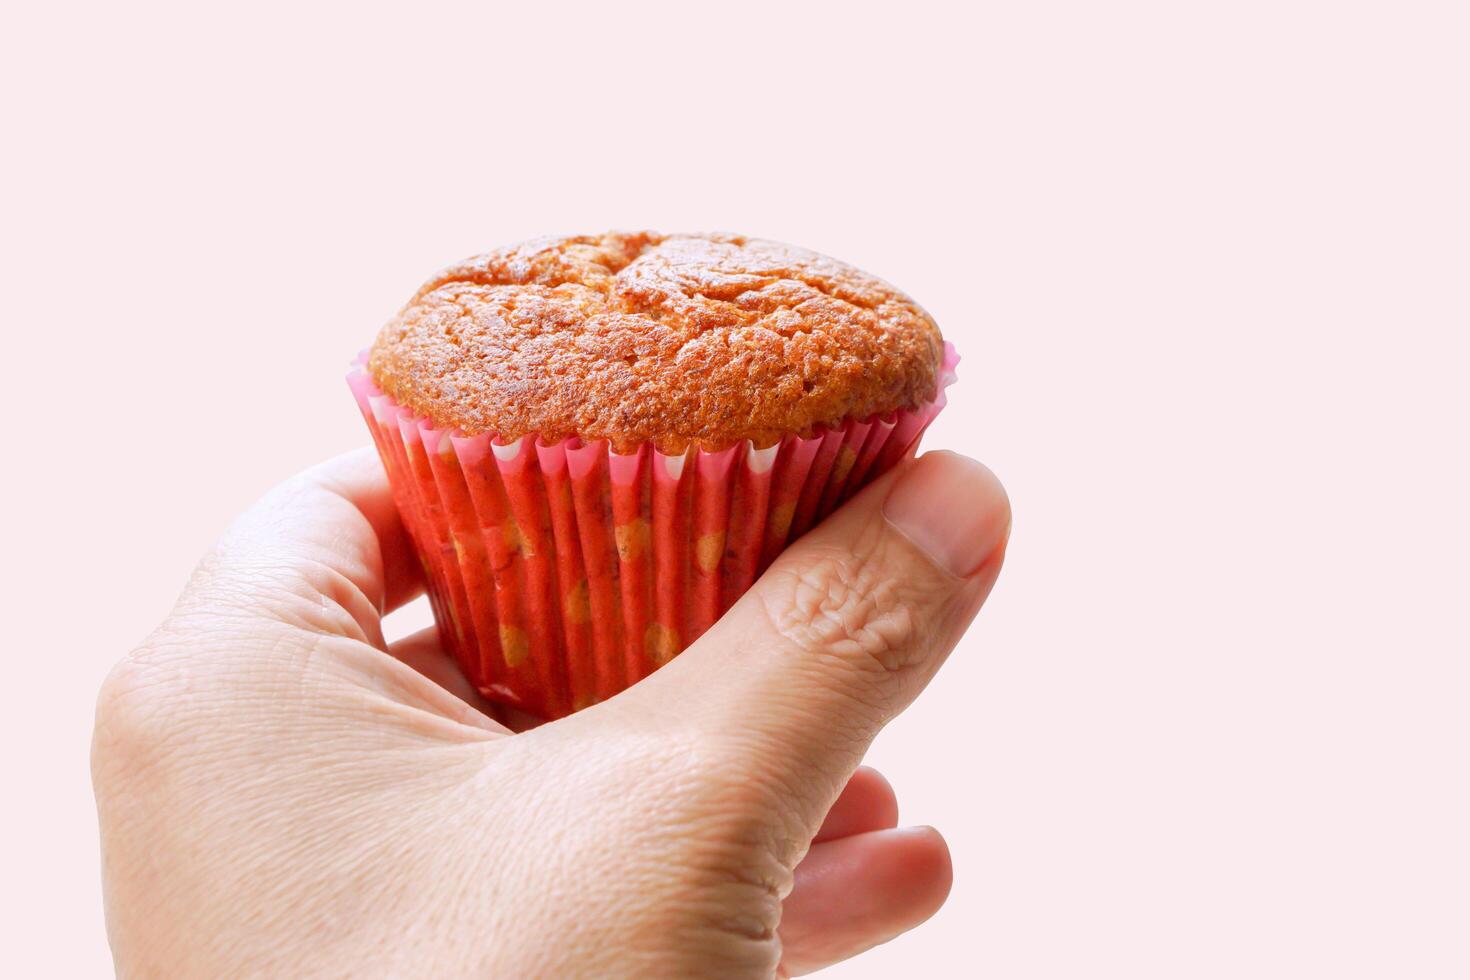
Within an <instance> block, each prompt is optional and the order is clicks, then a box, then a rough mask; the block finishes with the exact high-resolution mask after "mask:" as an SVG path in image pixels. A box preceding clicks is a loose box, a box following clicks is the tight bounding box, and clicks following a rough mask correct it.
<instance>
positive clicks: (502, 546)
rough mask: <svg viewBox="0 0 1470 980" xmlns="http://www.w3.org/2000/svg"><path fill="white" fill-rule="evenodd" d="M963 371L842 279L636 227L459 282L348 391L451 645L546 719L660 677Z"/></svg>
mask: <svg viewBox="0 0 1470 980" xmlns="http://www.w3.org/2000/svg"><path fill="white" fill-rule="evenodd" d="M955 360H956V359H955V357H954V354H953V351H952V349H951V348H949V347H948V345H946V344H945V343H944V341H943V340H942V339H941V337H940V334H939V329H938V327H937V326H935V323H934V321H933V319H931V318H930V317H929V315H928V314H927V313H925V312H924V311H923V309H921V308H920V307H919V306H918V304H916V303H915V302H914V301H913V300H911V299H910V298H909V297H907V296H906V295H904V294H903V293H901V292H899V291H898V290H897V289H894V288H893V287H892V286H890V285H888V284H887V283H885V282H883V281H881V280H879V279H876V278H874V277H872V276H870V275H868V274H866V273H864V272H861V271H859V270H857V269H855V268H853V267H852V266H849V265H845V264H843V263H841V262H838V261H836V260H834V259H830V258H827V257H825V256H822V255H818V254H816V253H814V252H810V251H807V250H805V249H801V248H795V247H793V246H790V245H782V244H779V243H776V242H770V241H762V240H760V239H754V238H745V237H743V236H740V235H723V234H721V235H660V234H654V233H652V232H643V233H637V234H616V233H615V234H607V235H593V236H578V237H567V238H545V239H539V240H537V241H532V242H527V243H525V244H522V245H516V246H512V247H509V248H503V249H499V250H496V251H493V252H490V253H487V254H485V255H482V256H479V257H478V258H474V259H471V260H469V261H467V262H464V263H461V264H459V265H456V266H452V267H451V268H449V269H447V270H445V271H443V272H441V273H440V274H439V275H437V276H435V277H434V278H433V279H430V280H429V281H428V282H427V283H425V284H424V286H423V287H422V288H421V289H420V290H419V291H418V292H417V293H416V294H415V295H414V297H413V298H412V299H411V300H410V301H409V303H408V305H407V306H405V307H404V308H403V309H402V310H401V311H400V312H399V314H398V315H397V316H396V317H395V318H394V319H393V320H392V321H390V322H389V323H388V324H387V326H385V327H384V328H383V329H382V331H381V332H380V333H379V335H378V338H377V341H376V342H375V343H374V344H373V347H372V349H371V351H369V352H367V353H366V354H364V355H363V356H362V357H360V358H359V360H358V362H357V363H356V364H355V365H354V367H353V370H352V372H351V374H350V375H349V378H348V381H349V384H350V385H351V387H352V390H353V392H354V394H355V395H356V397H357V400H358V404H359V405H360V407H361V408H362V411H363V415H364V417H365V418H366V419H367V422H368V427H369V429H370V430H371V431H372V434H373V439H374V442H375V444H376V446H377V448H378V452H379V453H380V454H381V455H382V458H383V464H384V466H385V467H386V468H387V472H388V477H389V481H390V483H391V484H392V488H393V493H394V497H395V499H396V501H397V504H398V508H399V510H400V511H401V512H402V515H403V518H404V523H405V525H406V526H407V528H408V530H409V534H410V536H411V537H412V539H413V543H414V546H415V548H416V549H417V551H418V553H419V556H420V557H421V559H422V561H423V565H424V570H425V574H426V578H427V582H428V592H429V598H430V601H431V603H432V605H433V609H434V615H435V618H436V620H437V622H438V624H439V628H440V632H441V635H442V638H443V642H444V644H445V645H446V647H447V648H449V649H450V650H451V651H452V652H453V653H454V655H455V657H456V659H457V660H458V662H459V664H460V666H461V667H462V668H463V670H464V672H465V674H466V675H467V676H468V677H469V679H470V680H471V681H472V682H473V683H474V684H475V686H476V687H477V688H479V689H480V691H482V692H483V693H484V694H485V696H486V697H488V698H490V699H492V700H495V701H499V702H504V703H507V704H512V705H515V706H517V707H519V708H521V709H523V710H526V711H529V712H531V713H533V714H536V715H539V716H541V717H543V718H556V717H560V716H563V715H565V714H568V713H570V712H572V711H576V710H578V709H580V708H583V707H586V706H587V705H590V704H593V703H595V702H597V701H600V700H604V699H606V698H609V697H611V696H612V695H614V694H616V693H617V692H619V691H621V690H623V689H624V688H626V687H628V686H629V685H630V684H633V683H635V682H636V681H638V680H639V679H640V678H642V677H644V676H647V675H648V674H649V673H651V672H652V671H654V670H656V669H657V668H658V667H659V666H661V665H662V664H665V663H667V662H668V661H669V660H670V659H671V658H673V657H674V656H676V655H677V654H678V653H679V651H680V650H682V649H684V648H685V647H686V646H688V645H689V644H690V643H692V642H694V640H696V639H697V638H698V637H699V635H700V634H701V633H703V632H704V631H705V630H706V629H708V628H709V627H710V625H711V624H713V623H714V621H715V620H716V619H717V618H718V617H719V616H720V614H721V613H723V612H724V611H725V610H726V609H728V608H729V607H730V605H731V604H732V603H733V602H734V601H735V600H736V599H737V598H738V597H739V596H740V594H741V593H742V592H744V591H745V590H746V589H747V588H749V587H750V585H751V583H752V582H754V581H755V578H756V576H757V575H759V574H760V572H761V571H762V570H763V569H764V568H765V566H766V565H768V564H769V563H770V562H771V560H772V559H773V558H775V556H776V555H777V554H778V553H780V551H781V550H782V549H783V548H784V547H785V546H786V544H787V543H788V542H789V541H792V540H794V539H796V538H797V537H799V536H800V535H801V534H802V533H804V532H805V531H806V530H807V529H808V528H810V527H811V526H812V525H813V524H815V523H816V522H818V521H820V520H821V519H822V518H823V517H824V516H826V515H827V514H828V513H830V512H831V511H832V510H833V509H834V508H836V507H837V506H838V505H840V504H841V503H842V502H843V501H844V500H846V499H847V498H848V497H850V496H852V495H853V494H854V493H855V492H857V491H858V490H859V489H861V488H862V487H863V486H864V485H866V484H867V483H869V482H870V481H872V480H873V479H874V478H875V477H877V476H878V475H879V474H881V473H883V472H884V471H885V470H887V469H888V468H889V467H891V466H893V465H894V464H895V463H897V462H898V461H899V460H901V459H902V458H904V457H905V456H906V455H909V454H911V453H912V452H913V450H914V448H915V446H916V444H917V442H918V439H919V436H920V435H921V433H922V432H923V430H924V428H925V426H926V425H927V424H928V423H929V422H930V420H932V419H933V418H934V416H935V415H936V414H937V413H938V411H939V409H940V408H941V407H942V405H943V398H944V387H945V385H946V384H947V383H948V382H949V381H950V380H952V378H953V373H952V371H953V367H954V362H955Z"/></svg>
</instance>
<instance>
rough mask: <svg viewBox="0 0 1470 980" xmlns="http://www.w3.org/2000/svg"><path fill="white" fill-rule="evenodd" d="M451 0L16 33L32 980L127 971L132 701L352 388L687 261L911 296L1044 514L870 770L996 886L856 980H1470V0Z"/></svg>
mask: <svg viewBox="0 0 1470 980" xmlns="http://www.w3.org/2000/svg"><path fill="white" fill-rule="evenodd" d="M404 8H405V9H404V10H403V11H402V12H400V13H397V14H394V15H383V14H381V13H377V12H374V11H372V10H370V9H368V6H367V5H341V6H340V7H338V8H337V9H336V10H335V11H334V12H330V13H329V12H326V10H325V8H320V9H318V10H316V11H311V10H307V9H305V5H302V4H294V3H293V4H289V5H286V4H281V5H276V4H256V5H246V6H235V7H230V8H225V7H216V5H205V4H199V5H196V4H179V5H176V6H168V7H165V6H163V5H159V4H147V3H145V4H127V5H113V4H108V5H103V4H96V5H86V6H69V5H44V4H32V5H29V6H28V7H26V8H25V9H24V10H21V11H18V12H12V13H10V14H9V15H7V18H6V20H7V25H6V27H5V29H4V31H3V32H0V33H3V37H0V48H3V51H0V54H3V57H0V76H3V79H0V80H3V91H4V93H5V94H4V96H3V98H4V100H5V109H4V120H5V122H4V130H5V135H6V143H7V144H8V149H7V150H6V152H5V155H4V157H3V162H0V168H3V170H4V171H5V173H6V177H5V179H4V182H3V188H4V189H3V191H0V194H3V195H4V208H3V212H0V214H3V217H0V244H3V249H4V254H3V263H4V265H3V267H4V269H5V275H4V276H3V284H0V288H3V290H4V294H5V295H4V300H5V305H4V314H5V318H6V322H7V324H8V325H7V327H6V328H5V330H4V338H5V339H4V340H3V343H0V346H3V351H4V354H3V361H0V365H3V366H0V377H3V386H4V390H5V393H6V395H7V397H8V398H9V403H10V405H11V409H10V412H9V424H8V426H7V436H6V453H5V457H6V459H7V461H8V462H7V466H6V478H5V481H4V482H5V484H6V485H5V488H4V493H5V495H6V496H7V498H8V505H9V507H8V509H9V514H10V518H9V520H7V521H6V527H5V543H4V554H5V556H6V558H7V559H8V560H6V561H5V562H4V563H3V565H0V574H3V576H4V583H3V590H0V595H3V596H4V600H5V605H6V608H7V610H8V611H9V612H10V616H9V619H10V620H11V621H12V623H14V624H16V625H18V627H19V631H18V633H12V640H11V643H10V656H9V658H8V669H7V671H6V688H7V691H8V694H9V697H8V699H7V701H8V703H7V706H6V709H5V711H4V713H3V722H0V724H3V726H4V729H3V739H0V744H3V745H4V746H5V749H4V751H5V754H6V763H5V772H6V774H7V776H8V779H9V782H10V787H9V793H8V799H7V803H6V806H5V807H4V808H3V811H0V827H3V830H4V832H5V833H6V835H7V837H8V838H9V843H8V845H7V846H6V852H7V859H6V874H5V875H4V883H3V884H0V902H3V907H0V916H3V920H4V921H5V923H6V924H7V926H8V927H9V929H10V930H12V931H11V932H10V933H9V937H8V938H7V940H6V941H5V944H4V945H5V948H6V951H7V955H8V956H9V957H10V958H11V962H8V963H7V964H6V966H7V969H6V971H5V972H8V973H17V974H22V975H24V974H26V973H31V974H36V973H45V974H49V975H68V976H83V975H98V974H102V973H104V972H105V971H106V970H107V968H108V966H107V964H108V959H107V951H106V945H105V940H104V936H103V932H102V917H101V909H100V906H99V899H98V891H99V889H98V884H97V856H96V837H95V821H94V818H93V812H92V802H91V791H90V786H89V781H88V776H87V763H86V756H87V743H88V738H89V728H90V719H91V711H92V701H93V697H94V692H95V689H96V686H97V684H98V682H99V681H100V680H101V677H102V675H103V674H104V672H105V671H106V670H107V668H108V666H109V665H110V664H111V663H112V662H113V661H114V660H115V659H117V658H118V657H120V656H121V655H122V654H123V653H125V652H126V651H127V649H128V648H129V646H130V645H131V644H133V643H135V642H136V641H137V640H138V639H139V638H141V637H142V636H143V635H144V634H145V633H146V631H147V630H148V629H149V628H150V626H151V625H152V624H153V623H154V622H155V621H156V620H157V619H158V618H159V617H160V616H162V615H163V614H164V613H165V612H166V610H167V609H168V607H169V604H170V602H171V600H172V598H173V595H174V593H175V591H176V589H177V588H178V586H179V585H180V584H181V583H182V581H183V579H184V577H185V576H186V574H187V573H188V571H189V568H190V566H191V564H192V563H193V561H194V560H195V559H196V557H197V556H198V555H199V554H200V553H201V552H202V551H203V549H204V548H205V547H206V546H207V545H208V543H209V542H210V540H211V539H212V538H213V537H214V536H215V535H216V533H217V532H218V531H219V530H220V529H221V528H222V527H223V525H224V524H225V523H226V522H227V521H228V520H229V519H230V517H231V516H232V515H233V514H234V513H236V512H237V511H238V510H240V509H241V508H243V507H244V506H246V505H247V504H248V503H249V502H250V501H251V500H252V499H253V498H254V497H256V496H257V495H258V494H259V493H261V492H262V491H263V490H264V489H265V488H266V487H267V486H269V485H271V484H272V483H274V482H276V481H278V480H280V479H281V478H283V477H285V476H287V475H288V474H290V473H292V472H293V471H295V470H297V469H299V468H301V467H304V466H306V465H308V464H310V463H312V462H314V461H316V460H317V459H319V458H322V457H324V456H327V455H329V454H332V453H336V452H338V451H340V450H344V449H347V448H349V447H353V446H356V445H359V444H361V443H363V442H364V431H363V427H362V421H361V419H360V418H359V417H358V415H357V412H356V409H355V408H354V406H353V404H352V401H351V398H350V397H349V395H348V392H347V389H346V386H345V385H344V384H343V382H342V372H343V368H344V366H345V364H346V362H347V359H348V358H349V357H350V356H351V355H352V354H353V353H354V352H355V351H357V350H358V349H359V348H360V347H362V346H363V345H365V344H366V343H368V342H369V341H370V340H371V338H372V336H373V334H374V332H375V330H376V328H377V326H378V325H379V324H380V323H381V322H382V321H383V320H385V319H386V318H387V317H388V316H390V315H391V314H392V312H393V311H394V310H395V308H396V307H397V305H398V304H399V303H401V302H402V301H403V300H404V299H406V298H407V296H408V295H409V294H410V293H411V292H412V290H413V289H414V287H415V286H416V285H417V284H418V283H419V281H420V280H421V279H422V278H424V277H426V276H427V275H428V274H429V273H430V272H432V271H433V270H434V269H436V268H437V267H438V266H440V265H442V264H445V263H447V262H449V261H452V260H455V259H458V258H460V257H462V256H465V255H468V254H470V253H473V252H475V251H478V250H480V249H482V248H484V247H486V246H490V245H494V244H499V243H505V242H510V241H515V240H517V239H521V238H524V237H529V236H532V235H535V234H540V233H546V232H561V231H580V230H597V229H603V228H607V227H610V226H616V227H638V226H649V227H656V228H664V229H701V228H723V229H732V230H740V231H745V232H748V233H751V234H757V235H763V236H766V237H772V238H777V239H783V240H788V241H792V242H797V243H800V244H804V245H808V246H811V247H814V248H816V249H819V250H821V251H826V252H830V253H832V254H835V255H838V256H840V257H842V258H845V259H848V260H851V261H853V262H854V263H856V264H858V265H861V266H863V267H865V268H868V269H870V270H872V271H874V272H877V273H878V274H880V275H883V276H885V277H886V278H889V279H891V280H892V281H894V282H896V283H898V284H899V285H901V286H902V287H904V288H905V289H907V290H909V291H910V292H912V293H913V295H914V296H916V297H917V298H918V299H919V300H920V301H921V302H923V303H925V304H926V305H927V306H928V308H929V309H930V310H931V311H932V312H933V313H934V315H935V316H936V317H937V318H938V320H939V321H940V323H941V325H942V326H943V328H944V330H945V332H946V334H947V336H948V337H949V338H951V339H952V340H954V341H955V342H956V343H957V344H958V345H959V347H960V349H961V351H962V352H963V353H964V354H965V361H964V363H963V364H962V365H961V378H960V383H959V385H957V386H956V387H955V388H954V389H953V390H952V398H951V405H950V408H949V409H948V411H947V412H946V414H945V415H944V416H943V418H942V419H941V421H940V422H939V424H938V425H937V426H936V427H935V429H934V430H933V433H932V437H931V439H930V441H929V445H931V446H948V447H953V448H956V449H960V450H963V451H965V452H967V453H970V454H972V455H974V456H977V457H979V458H980V459H982V460H984V461H986V462H987V463H989V464H990V465H991V466H992V467H993V468H994V469H995V470H996V471H997V472H998V473H999V474H1000V475H1001V477H1002V478H1003V479H1004V480H1005V481H1006V483H1007V485H1008V486H1009V488H1010V492H1011V495H1012V499H1013V500H1014V505H1015V535H1014V538H1013V541H1012V546H1011V552H1010V560H1009V563H1008V566H1007V569H1006V572H1005V575H1004V576H1003V577H1002V580H1001V582H1000V585H999V586H998V588H997V589H996V591H995V594H994V596H993V597H992V599H991V602H990V607H989V608H988V609H987V610H986V611H985V612H984V614H983V615H982V617H981V620H980V621H979V623H978V624H977V626H976V627H975V628H974V630H972V631H971V633H970V634H969V636H968V637H967V639H966V640H965V642H964V644H963V645H962V647H961V648H960V649H959V651H958V652H957V653H956V655H955V656H954V658H953V660H952V661H951V663H950V664H949V666H948V667H947V668H946V669H945V671H944V672H943V673H942V674H941V675H940V678H939V680H938V681H937V683H936V684H935V686H934V687H933V688H932V689H931V690H930V691H929V692H928V693H927V694H926V695H925V696H924V697H923V698H922V700H921V701H920V702H919V703H918V705H916V706H915V708H914V709H913V710H912V711H911V712H910V713H909V714H907V715H906V716H905V717H903V718H902V719H901V720H900V721H898V722H897V723H895V724H894V725H893V726H892V727H891V729H890V730H889V731H887V732H886V733H885V734H884V735H883V736H882V738H881V740H880V741H879V742H878V744H877V746H876V747H875V748H874V750H873V753H872V757H871V761H872V762H873V763H874V764H876V765H878V766H879V767H880V768H882V769H883V770H884V771H885V772H887V773H888V775H889V776H890V778H891V779H892V781H893V782H894V783H895V785H896V786H897V787H898V790H899V793H900V796H901V798H902V805H903V819H904V820H905V821H906V822H916V823H918V822H923V823H933V824H935V825H937V826H939V827H940V828H941V829H943V830H944V831H945V832H946V834H947V835H948V837H949V840H950V842H951V846H952V848H953V852H954V860H955V864H956V869H957V879H956V884H955V889H954V894H953V896H952V898H951V900H950V903H949V905H948V906H947V907H946V908H945V910H944V911H943V912H941V913H940V914H939V915H938V917H937V918H935V919H934V920H933V921H932V922H931V923H930V924H929V925H927V926H926V927H924V928H922V929H920V930H919V931H918V932H916V933H913V934H911V935H909V936H906V937H904V938H902V939H900V940H898V941H896V942H894V943H892V944H890V945H888V946H886V947H883V948H882V949H880V950H878V951H875V952H873V953H871V954H870V955H868V956H865V957H863V958H862V959H860V960H858V961H855V962H853V963H851V964H849V965H847V966H844V967H841V968H838V969H834V970H832V971H831V973H830V975H831V976H835V977H848V978H856V977H888V976H898V975H908V976H938V977H961V976H963V977H972V976H980V977H1005V978H1029V977H1038V978H1040V977H1046V978H1053V977H1055V978H1063V977H1066V978H1071V977H1094V976H1109V977H1111V976H1117V977H1128V978H1130V980H1140V978H1177V977H1242V976H1251V977H1301V976H1320V977H1327V976H1331V977H1416V978H1430V977H1436V978H1437V977H1464V976H1467V975H1470V941H1467V931H1466V930H1467V922H1470V833H1467V827H1470V796H1467V771H1470V769H1467V762H1470V760H1467V745H1470V742H1467V736H1470V730H1467V729H1470V723H1467V694H1470V688H1467V682H1470V659H1467V655H1470V625H1467V620H1470V616H1467V587H1470V572H1467V569H1470V564H1467V558H1466V556H1467V554H1470V525H1467V518H1466V513H1467V507H1466V503H1467V500H1470V465H1467V433H1466V429H1467V420H1470V405H1467V387H1470V386H1467V379H1466V374H1467V369H1470V345H1467V339H1466V338H1467V329H1470V316H1467V313H1470V284H1467V280H1466V269H1467V258H1470V254H1467V252H1470V248H1467V228H1470V195H1467V174H1470V152H1467V140H1466V120H1467V98H1466V95H1467V92H1470V72H1467V67H1466V62H1467V59H1466V52H1465V43H1466V37H1467V33H1466V27H1467V24H1466V23H1465V21H1464V19H1463V18H1461V17H1458V16H1456V15H1455V11H1456V8H1459V9H1460V10H1463V6H1462V5H1459V4H1453V3H1443V4H1433V3H1420V2H1399V3H1386V2H1384V3H1352V2H1334V3H1325V2H1324V3H1306V2H1285V3H1282V2H1272V3H1260V2H1246V3H1239V2H1237V3H1230V4H1197V3H1191V4H1179V3H1170V2H1156V3H1141V2H1122V3H1111V4H1090V3H1070V4H1065V3H1049V2H1038V3H1016V4H1005V5H986V6H983V7H978V8H974V9H970V10H969V11H968V12H966V11H963V10H961V9H960V5H955V4H949V3H945V4H937V3H934V4H931V3H919V2H904V3H897V4H892V5H888V6H886V7H884V8H881V9H879V8H872V7H868V6H866V5H859V4H856V3H846V4H802V3H795V2H789V0H788V2H782V3H775V4H760V3H748V4H742V5H740V6H739V7H731V6H728V5H721V6H719V7H715V6H713V5H711V6H705V5H700V4H693V3H690V4H679V5H674V4H670V5H667V6H658V7H646V8H645V7H642V6H640V5H638V4H633V3H628V4H597V5H587V6H586V7H585V8H584V9H581V10H580V11H578V10H577V9H575V6H574V5H571V4H556V5H544V6H542V7H540V8H536V5H531V4H526V5H519V9H517V10H516V11H511V10H499V9H494V8H493V7H492V5H490V4H486V3H476V4H470V5H465V6H463V7H460V8H456V9H441V10H437V11H433V10H431V9H430V8H429V7H428V6H426V5H419V4H414V5H404ZM410 8H411V9H410ZM263 434H264V436H263ZM425 618H426V613H425V612H424V611H423V609H422V608H417V609H415V610H414V611H412V612H410V613H408V614H406V615H405V616H404V617H403V620H402V621H401V622H400V623H399V624H398V625H399V628H400V629H403V630H406V629H408V628H410V626H411V625H412V624H411V623H409V622H408V620H411V619H416V620H418V621H423V620H424V619H425ZM16 956H19V957H20V963H19V966H17V964H16V963H15V961H14V958H15V957H16Z"/></svg>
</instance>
